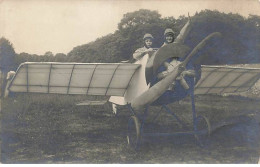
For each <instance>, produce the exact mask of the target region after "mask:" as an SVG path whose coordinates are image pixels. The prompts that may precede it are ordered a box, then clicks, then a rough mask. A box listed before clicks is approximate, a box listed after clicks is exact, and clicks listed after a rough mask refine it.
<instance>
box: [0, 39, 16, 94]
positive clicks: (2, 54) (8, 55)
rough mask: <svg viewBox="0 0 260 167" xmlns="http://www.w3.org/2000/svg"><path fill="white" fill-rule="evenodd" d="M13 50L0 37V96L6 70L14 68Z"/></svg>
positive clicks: (3, 88)
mask: <svg viewBox="0 0 260 167" xmlns="http://www.w3.org/2000/svg"><path fill="white" fill-rule="evenodd" d="M14 56H15V51H14V48H13V46H12V44H11V43H10V42H9V41H8V40H7V39H5V38H4V37H2V38H0V69H1V78H0V79H1V92H0V93H1V97H2V95H3V94H4V91H5V85H6V76H7V72H8V71H10V70H12V69H13V68H14Z"/></svg>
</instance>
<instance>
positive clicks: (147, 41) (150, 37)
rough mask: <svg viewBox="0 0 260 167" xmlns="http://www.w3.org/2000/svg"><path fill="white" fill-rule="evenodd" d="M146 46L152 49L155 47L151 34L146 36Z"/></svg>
mask: <svg viewBox="0 0 260 167" xmlns="http://www.w3.org/2000/svg"><path fill="white" fill-rule="evenodd" d="M143 40H144V45H145V47H146V48H151V47H152V45H153V36H152V35H151V34H145V35H144V38H143Z"/></svg>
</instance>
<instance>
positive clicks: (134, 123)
mask: <svg viewBox="0 0 260 167" xmlns="http://www.w3.org/2000/svg"><path fill="white" fill-rule="evenodd" d="M140 129H141V126H140V121H139V119H138V118H137V117H136V116H131V117H130V118H129V120H128V127H127V142H128V145H129V146H130V147H131V148H133V149H134V150H137V149H138V147H139V144H140V140H141V134H140Z"/></svg>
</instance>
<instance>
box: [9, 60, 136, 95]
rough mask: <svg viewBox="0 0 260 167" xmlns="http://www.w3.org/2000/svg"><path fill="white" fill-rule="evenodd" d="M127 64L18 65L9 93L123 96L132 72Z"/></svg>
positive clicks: (134, 66)
mask: <svg viewBox="0 0 260 167" xmlns="http://www.w3.org/2000/svg"><path fill="white" fill-rule="evenodd" d="M139 66H140V65H138V64H128V63H52V62H51V63H50V62H48V63H47V62H46V63H32V62H27V63H23V64H21V65H20V67H19V69H18V71H17V73H16V75H15V77H14V78H13V80H12V82H11V84H10V87H9V90H10V91H12V92H28V93H30V92H31V93H58V94H85V95H109V96H123V95H124V93H125V91H126V89H127V87H128V85H129V82H130V81H131V79H132V76H133V75H134V73H135V71H136V69H137V68H138V67H139Z"/></svg>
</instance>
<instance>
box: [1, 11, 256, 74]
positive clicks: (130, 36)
mask: <svg viewBox="0 0 260 167" xmlns="http://www.w3.org/2000/svg"><path fill="white" fill-rule="evenodd" d="M187 20H188V18H187V17H185V16H180V17H178V18H174V17H162V16H161V15H160V14H159V13H158V12H157V11H151V10H146V9H141V10H138V11H135V12H130V13H126V14H125V15H124V16H123V18H122V19H121V21H120V23H119V24H118V29H117V30H116V31H115V32H114V33H112V34H108V35H106V36H103V37H100V38H98V39H96V40H95V41H93V42H90V43H87V44H84V45H80V46H76V47H74V48H73V49H72V50H71V51H70V52H69V53H68V54H64V53H57V54H55V55H54V54H53V53H52V52H50V51H47V52H46V53H45V54H44V55H37V54H28V53H24V52H23V53H19V54H18V53H15V51H14V48H13V46H12V44H11V42H10V41H8V39H5V38H4V37H2V38H0V66H1V70H4V71H9V70H15V69H17V67H18V66H19V64H21V63H22V62H26V61H30V62H47V61H52V62H87V63H91V62H106V63H107V62H108V63H110V62H119V61H122V60H129V59H130V60H131V59H132V54H133V52H134V51H135V50H136V49H137V48H139V47H142V46H143V39H142V38H143V35H144V34H145V33H151V34H152V35H153V36H154V38H155V40H154V47H157V48H158V47H160V46H161V45H162V44H163V41H164V37H163V33H164V30H165V29H166V28H172V29H173V30H174V31H175V32H176V34H178V33H179V31H180V30H181V28H182V27H183V26H184V24H185V23H186V22H187ZM212 32H221V33H222V36H223V37H222V39H221V40H220V41H219V42H217V44H215V45H214V46H211V47H208V48H205V49H203V50H202V51H201V52H200V54H202V55H204V56H203V57H205V58H204V59H203V60H202V62H201V63H202V64H238V63H259V62H260V54H259V53H260V16H256V15H250V16H249V17H248V18H245V17H242V16H241V15H239V14H231V13H230V14H225V13H221V12H218V11H210V10H204V11H201V12H199V13H196V14H195V15H194V16H193V17H192V29H191V32H190V33H189V35H188V37H187V38H186V40H185V44H186V45H187V46H189V47H190V48H194V47H195V46H196V45H197V44H198V43H199V42H200V41H201V40H202V39H203V38H205V37H206V36H207V35H208V34H210V33H212Z"/></svg>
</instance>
